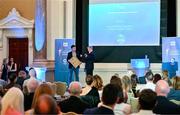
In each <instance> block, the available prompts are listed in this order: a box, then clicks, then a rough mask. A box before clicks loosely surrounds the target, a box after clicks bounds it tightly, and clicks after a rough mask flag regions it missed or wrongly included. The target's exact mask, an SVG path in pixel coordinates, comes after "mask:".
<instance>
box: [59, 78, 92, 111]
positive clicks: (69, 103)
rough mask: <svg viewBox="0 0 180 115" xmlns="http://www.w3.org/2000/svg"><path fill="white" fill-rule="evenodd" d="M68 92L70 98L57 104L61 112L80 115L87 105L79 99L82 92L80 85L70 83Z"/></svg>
mask: <svg viewBox="0 0 180 115" xmlns="http://www.w3.org/2000/svg"><path fill="white" fill-rule="evenodd" d="M68 91H69V93H70V98H68V99H66V100H64V101H62V102H60V103H59V106H60V108H61V111H62V112H64V113H67V112H75V113H78V114H82V113H83V111H84V110H85V109H86V108H88V107H89V105H88V104H87V103H85V102H83V101H82V100H81V99H80V98H79V96H80V94H81V92H82V87H81V84H80V83H79V82H71V83H70V85H69V89H68Z"/></svg>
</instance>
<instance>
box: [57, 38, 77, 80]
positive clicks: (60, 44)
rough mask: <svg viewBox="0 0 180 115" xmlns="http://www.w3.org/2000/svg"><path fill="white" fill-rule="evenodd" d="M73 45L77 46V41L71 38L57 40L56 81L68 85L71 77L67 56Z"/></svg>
mask: <svg viewBox="0 0 180 115" xmlns="http://www.w3.org/2000/svg"><path fill="white" fill-rule="evenodd" d="M73 44H75V40H74V39H70V38H68V39H67V38H63V39H56V40H55V79H54V80H55V81H62V82H66V83H67V80H68V75H69V69H68V62H67V55H68V52H70V51H71V45H73Z"/></svg>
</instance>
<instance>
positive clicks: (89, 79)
mask: <svg viewBox="0 0 180 115" xmlns="http://www.w3.org/2000/svg"><path fill="white" fill-rule="evenodd" d="M92 82H93V76H92V75H87V76H86V84H87V85H91V84H92Z"/></svg>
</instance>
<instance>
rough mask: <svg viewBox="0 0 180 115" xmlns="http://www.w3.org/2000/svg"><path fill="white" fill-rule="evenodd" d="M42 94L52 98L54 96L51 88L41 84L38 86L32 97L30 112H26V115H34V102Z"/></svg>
mask: <svg viewBox="0 0 180 115" xmlns="http://www.w3.org/2000/svg"><path fill="white" fill-rule="evenodd" d="M43 94H47V95H50V96H52V97H53V96H54V93H53V90H52V88H51V87H50V86H49V85H48V84H46V83H42V84H40V85H39V87H37V89H36V91H35V93H34V97H33V101H32V107H31V109H30V110H28V111H26V114H33V113H34V108H35V105H36V102H37V100H38V98H39V97H40V96H41V95H43Z"/></svg>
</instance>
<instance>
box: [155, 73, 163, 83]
mask: <svg viewBox="0 0 180 115" xmlns="http://www.w3.org/2000/svg"><path fill="white" fill-rule="evenodd" d="M159 80H161V75H160V74H158V73H156V74H155V75H154V76H153V83H154V84H156V83H157V82H158V81H159Z"/></svg>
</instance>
